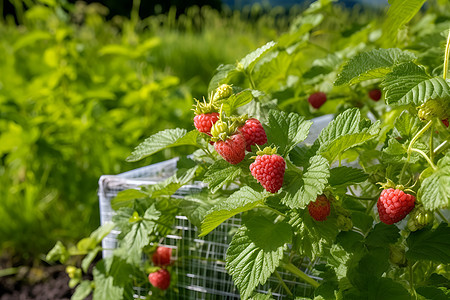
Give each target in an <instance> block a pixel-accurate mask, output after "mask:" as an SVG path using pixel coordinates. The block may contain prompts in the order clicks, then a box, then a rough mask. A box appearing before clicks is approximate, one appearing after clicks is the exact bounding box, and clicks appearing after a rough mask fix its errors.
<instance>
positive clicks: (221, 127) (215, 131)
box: [211, 120, 230, 142]
mask: <svg viewBox="0 0 450 300" xmlns="http://www.w3.org/2000/svg"><path fill="white" fill-rule="evenodd" d="M211 135H212V138H211V140H212V141H213V142H217V141H218V140H224V141H225V140H226V139H227V138H228V136H229V135H230V134H229V128H228V125H227V123H226V122H224V121H222V120H218V121H217V122H216V123H215V124H214V125H213V126H212V127H211Z"/></svg>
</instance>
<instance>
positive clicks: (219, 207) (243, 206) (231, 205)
mask: <svg viewBox="0 0 450 300" xmlns="http://www.w3.org/2000/svg"><path fill="white" fill-rule="evenodd" d="M266 197H267V196H264V195H263V194H261V193H259V192H256V191H254V190H253V189H251V188H250V187H248V186H244V187H243V188H241V189H240V190H238V191H236V192H234V193H233V194H232V195H231V196H230V197H228V198H227V199H224V200H223V201H220V202H219V203H218V204H216V205H215V206H214V207H213V208H212V209H211V210H210V211H209V212H208V214H207V215H206V217H205V220H203V222H202V226H201V233H200V234H199V236H205V235H207V234H208V233H210V232H211V231H212V230H214V229H215V228H216V227H217V226H219V225H220V224H221V223H222V222H223V221H225V220H227V219H229V218H231V217H232V216H234V215H236V214H238V213H241V212H244V211H248V210H251V209H253V208H255V207H256V206H258V205H259V204H262V203H263V202H264V199H265V198H266Z"/></svg>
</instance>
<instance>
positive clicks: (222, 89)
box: [213, 84, 233, 101]
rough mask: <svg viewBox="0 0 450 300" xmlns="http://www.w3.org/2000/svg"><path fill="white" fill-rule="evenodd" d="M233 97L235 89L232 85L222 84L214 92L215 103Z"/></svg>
mask: <svg viewBox="0 0 450 300" xmlns="http://www.w3.org/2000/svg"><path fill="white" fill-rule="evenodd" d="M231 95H233V88H232V87H231V85H228V84H222V85H221V86H219V87H218V88H217V89H216V91H215V92H214V96H213V101H218V100H222V99H225V98H228V97H230V96H231Z"/></svg>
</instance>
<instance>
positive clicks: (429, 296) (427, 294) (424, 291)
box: [416, 286, 450, 300]
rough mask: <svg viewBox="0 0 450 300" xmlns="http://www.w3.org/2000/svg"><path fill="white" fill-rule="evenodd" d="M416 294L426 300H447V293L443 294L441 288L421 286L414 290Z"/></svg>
mask: <svg viewBox="0 0 450 300" xmlns="http://www.w3.org/2000/svg"><path fill="white" fill-rule="evenodd" d="M416 291H417V293H418V294H419V295H421V296H423V297H424V299H426V300H448V298H449V296H450V295H449V293H448V292H447V293H445V292H444V290H442V288H437V287H434V286H421V287H418V288H417V289H416Z"/></svg>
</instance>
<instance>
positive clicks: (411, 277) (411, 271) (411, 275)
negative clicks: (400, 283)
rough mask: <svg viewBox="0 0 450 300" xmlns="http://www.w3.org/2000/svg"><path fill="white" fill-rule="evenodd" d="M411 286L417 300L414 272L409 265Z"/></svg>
mask: <svg viewBox="0 0 450 300" xmlns="http://www.w3.org/2000/svg"><path fill="white" fill-rule="evenodd" d="M409 286H410V287H411V292H412V293H413V295H414V297H415V299H417V293H416V289H415V288H414V272H413V267H412V265H411V264H409Z"/></svg>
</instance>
